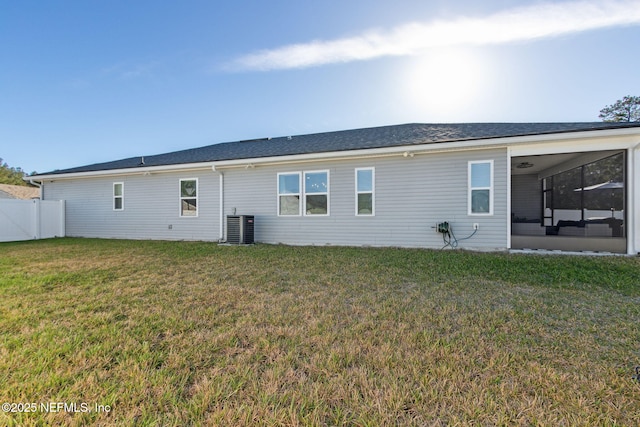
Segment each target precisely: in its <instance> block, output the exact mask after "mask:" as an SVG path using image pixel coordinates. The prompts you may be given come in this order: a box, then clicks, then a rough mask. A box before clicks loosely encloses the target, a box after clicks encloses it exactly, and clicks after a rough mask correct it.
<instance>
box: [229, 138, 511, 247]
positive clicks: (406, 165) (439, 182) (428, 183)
mask: <svg viewBox="0 0 640 427" xmlns="http://www.w3.org/2000/svg"><path fill="white" fill-rule="evenodd" d="M506 159H507V156H506V150H476V151H469V152H450V153H434V154H427V155H424V154H423V155H416V156H415V157H413V158H411V157H408V158H404V157H402V156H401V155H398V156H397V157H396V156H394V157H387V158H377V159H358V160H349V161H331V162H309V163H299V164H289V165H280V166H256V167H255V168H249V169H244V168H242V169H229V170H226V171H225V172H224V174H225V191H224V199H225V200H224V206H225V215H231V214H233V213H234V209H235V213H236V214H246V215H254V216H255V239H256V241H259V242H266V243H286V244H295V245H325V244H328V245H358V246H359V245H371V246H405V247H430V248H439V247H442V246H443V241H442V236H441V235H440V234H438V233H437V232H436V231H435V229H434V228H432V227H435V225H436V224H437V223H438V222H442V221H448V222H449V223H450V224H451V225H452V227H453V231H454V233H455V235H456V237H458V238H462V237H466V236H468V235H469V234H471V233H472V232H473V223H478V224H479V225H480V228H479V230H478V232H477V233H476V235H475V236H474V237H472V238H471V239H469V240H464V241H461V242H460V247H461V248H465V247H466V248H476V249H504V248H506V247H507V228H506V227H507V226H506V223H507V174H508V171H507V160H506ZM470 160H493V161H494V214H493V215H491V216H475V215H474V216H470V215H468V207H467V200H468V193H467V191H468V185H467V184H468V183H467V176H468V175H467V167H468V161H470ZM362 167H375V203H376V207H375V213H376V215H375V216H373V217H367V216H356V215H355V169H356V168H362ZM315 170H329V174H330V191H329V198H330V215H329V216H324V217H310V216H295V217H283V216H280V217H279V216H278V215H277V174H278V173H279V172H305V171H315Z"/></svg>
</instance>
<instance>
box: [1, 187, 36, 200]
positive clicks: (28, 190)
mask: <svg viewBox="0 0 640 427" xmlns="http://www.w3.org/2000/svg"><path fill="white" fill-rule="evenodd" d="M38 197H40V190H38V189H37V188H35V187H26V186H24V185H10V184H0V199H22V200H29V199H37V198H38Z"/></svg>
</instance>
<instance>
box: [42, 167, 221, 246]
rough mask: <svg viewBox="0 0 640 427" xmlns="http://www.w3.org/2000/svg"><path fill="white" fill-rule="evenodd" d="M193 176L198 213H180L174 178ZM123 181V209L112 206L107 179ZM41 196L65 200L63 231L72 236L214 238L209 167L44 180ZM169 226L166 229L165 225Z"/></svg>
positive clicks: (215, 200) (213, 184)
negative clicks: (119, 209) (195, 215)
mask: <svg viewBox="0 0 640 427" xmlns="http://www.w3.org/2000/svg"><path fill="white" fill-rule="evenodd" d="M181 178H198V217H196V218H181V217H180V200H179V181H180V179H181ZM114 182H123V183H124V210H122V211H114V210H113V183H114ZM45 195H46V196H45V197H46V199H47V200H57V199H64V200H66V233H67V235H68V236H77V237H103V238H123V239H161V240H211V241H217V240H218V238H219V225H218V224H219V223H218V218H219V214H220V213H219V212H220V211H219V199H220V197H219V184H218V177H217V175H215V174H214V173H213V172H211V171H210V170H209V171H199V172H191V171H189V172H184V173H164V174H152V175H148V176H144V175H133V176H124V177H122V176H118V177H110V178H84V179H74V180H68V181H67V180H60V181H55V182H52V183H50V182H47V183H45ZM169 226H171V228H169Z"/></svg>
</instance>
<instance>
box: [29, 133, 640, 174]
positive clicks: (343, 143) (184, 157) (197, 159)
mask: <svg viewBox="0 0 640 427" xmlns="http://www.w3.org/2000/svg"><path fill="white" fill-rule="evenodd" d="M626 127H640V123H605V122H591V123H588V122H583V123H579V122H578V123H460V124H421V123H411V124H404V125H393V126H381V127H374V128H364V129H354V130H343V131H335V132H324V133H316V134H309V135H295V136H286V137H278V138H263V139H253V140H248V141H236V142H226V143H219V144H213V145H208V146H205V147H199V148H192V149H188V150H181V151H175V152H171V153H165V154H156V155H144V156H139V157H130V158H127V159H122V160H116V161H111V162H106V163H97V164H92V165H87V166H80V167H75V168H70V169H64V170H55V171H53V172H48V173H43V174H39V175H53V174H67V173H78V172H95V171H108V170H116V169H129V168H138V167H142V166H144V167H150V166H166V165H181V164H190V163H204V162H215V161H223V160H242V159H256V158H262V157H278V156H288V155H296V154H312V153H326V152H337V151H347V150H364V149H371V148H384V147H398V146H410V145H419V144H435V143H443V142H453V141H468V140H480V139H494V138H506V137H516V136H527V135H544V134H552V133H566V132H582V131H594V130H605V129H616V128H626Z"/></svg>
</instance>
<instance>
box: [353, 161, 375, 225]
mask: <svg viewBox="0 0 640 427" xmlns="http://www.w3.org/2000/svg"><path fill="white" fill-rule="evenodd" d="M375 177H376V170H375V168H357V169H356V215H357V216H373V215H375V209H376V203H375V200H376V199H375V191H376V179H375Z"/></svg>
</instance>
